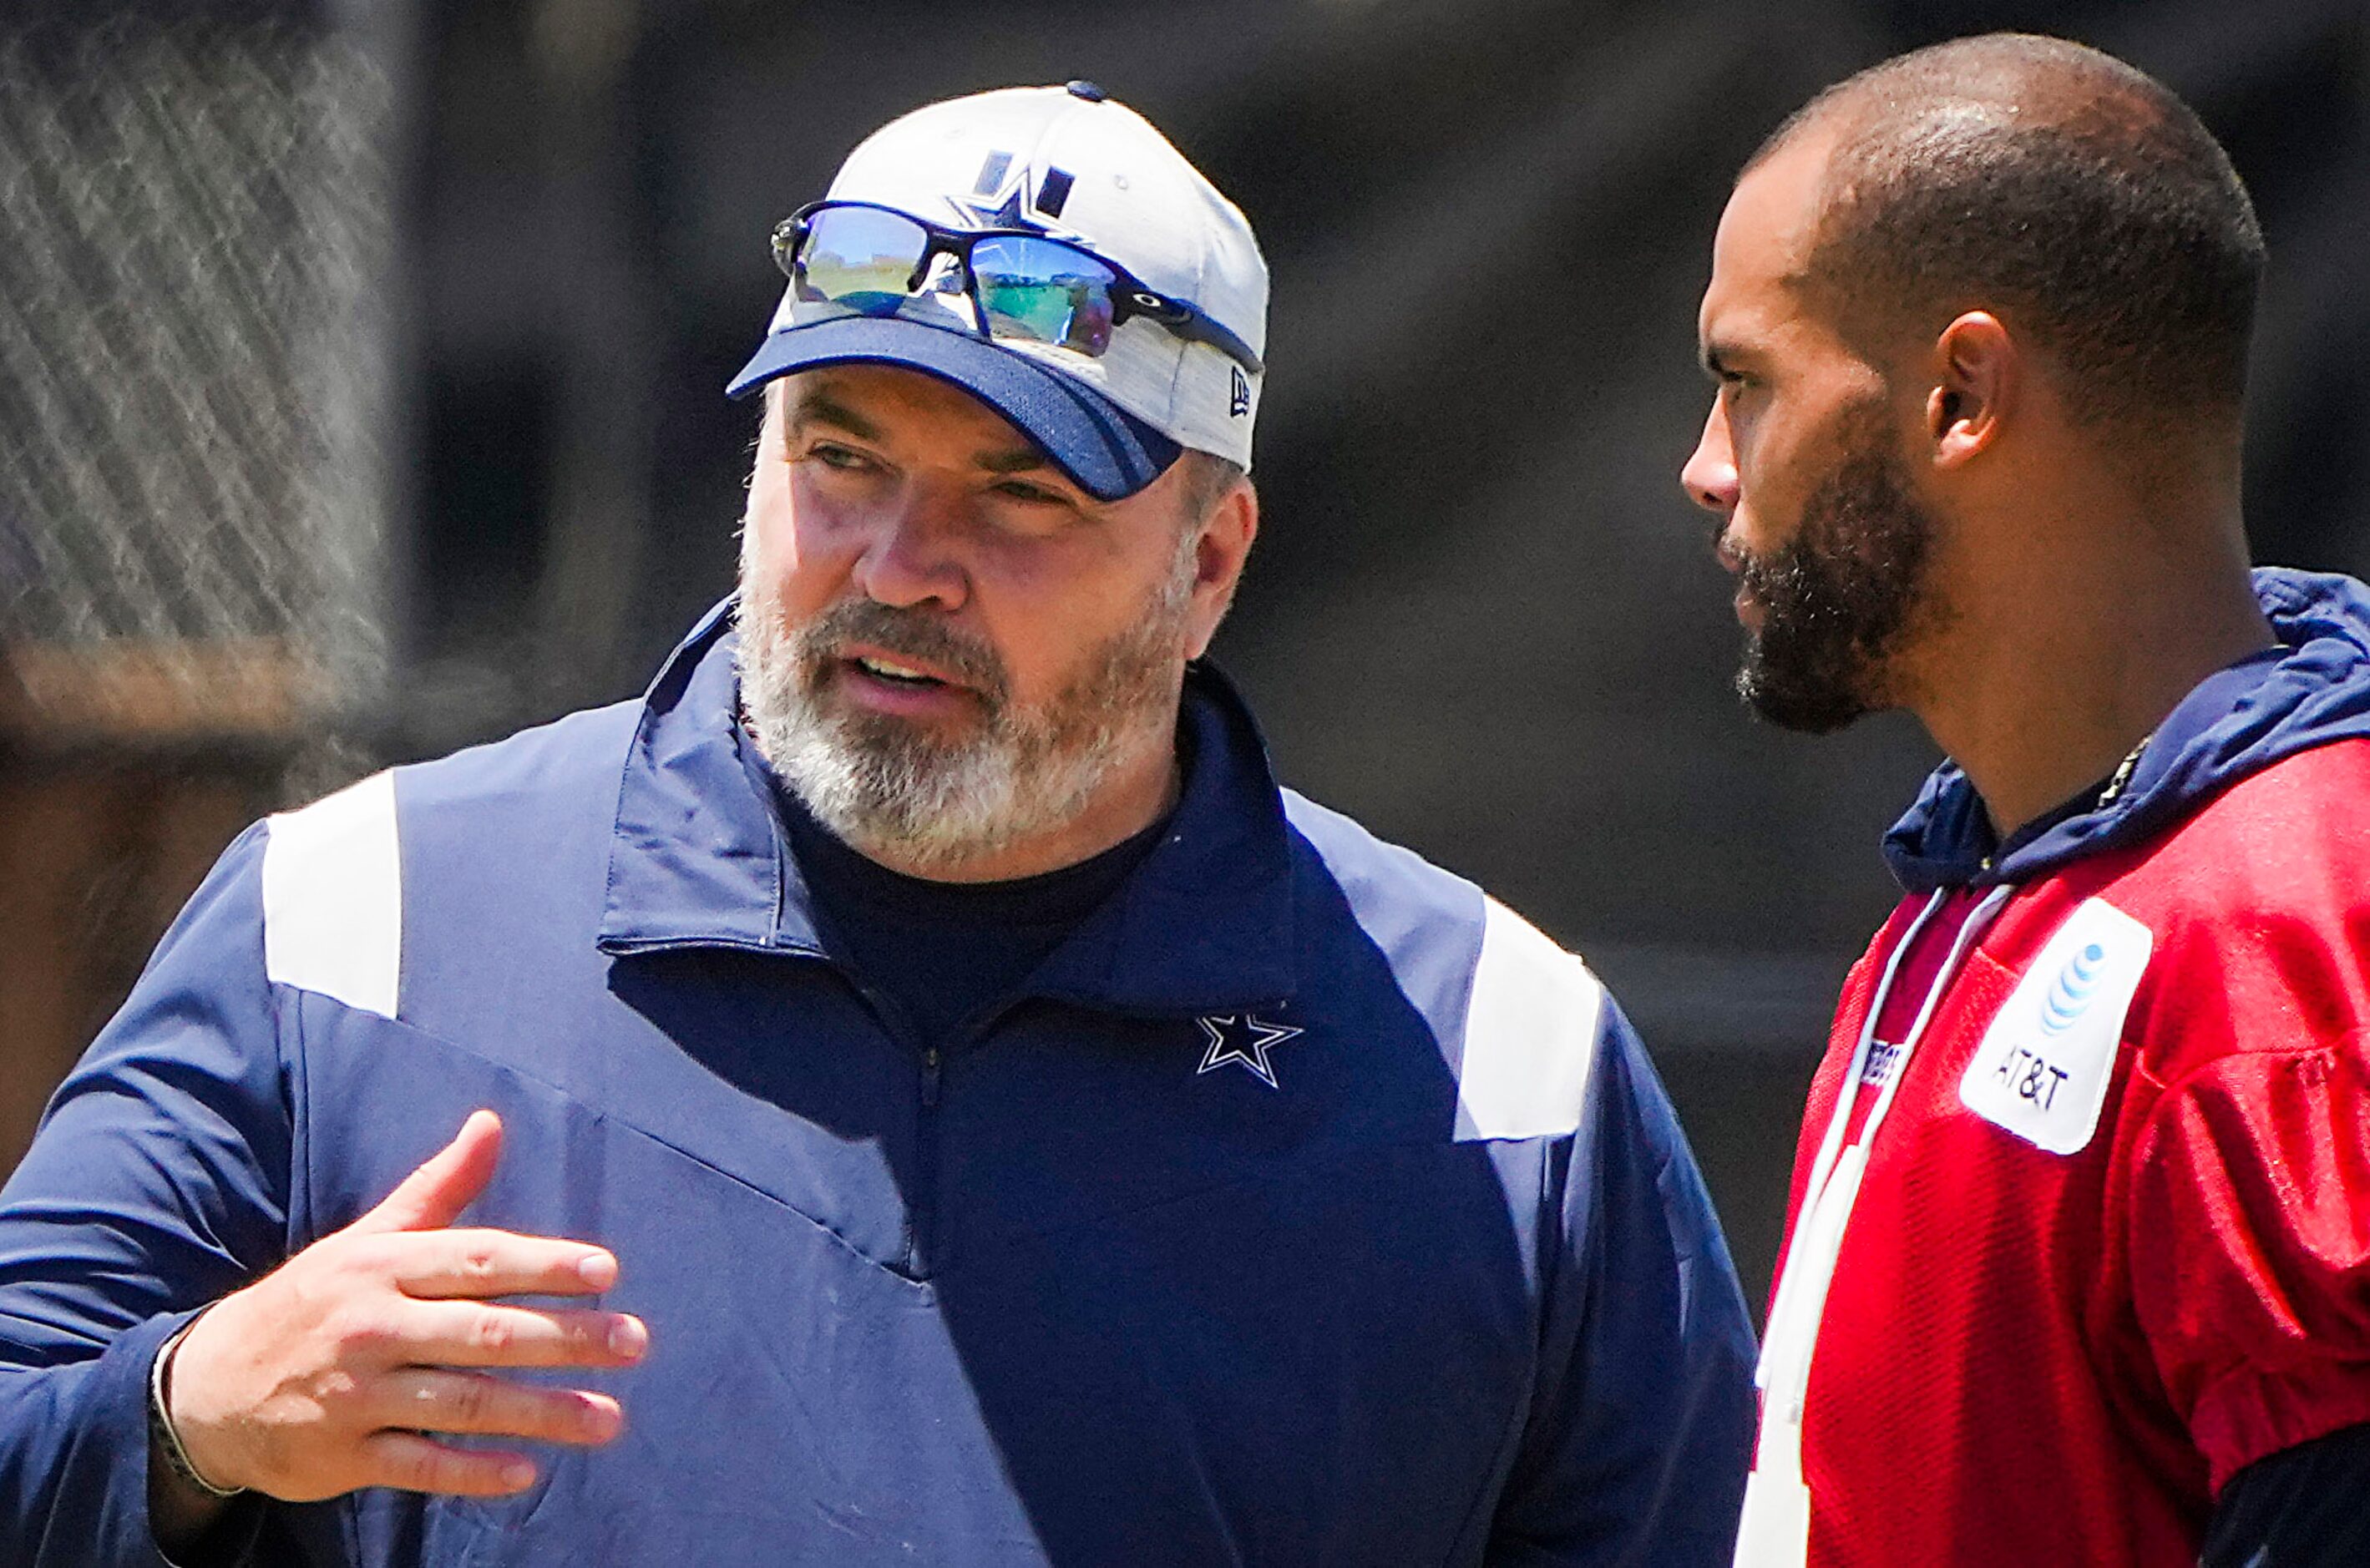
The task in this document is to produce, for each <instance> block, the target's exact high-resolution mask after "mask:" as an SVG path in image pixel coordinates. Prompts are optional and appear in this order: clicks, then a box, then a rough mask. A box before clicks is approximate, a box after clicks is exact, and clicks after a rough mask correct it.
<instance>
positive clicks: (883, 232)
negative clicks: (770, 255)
mask: <svg viewBox="0 0 2370 1568" xmlns="http://www.w3.org/2000/svg"><path fill="white" fill-rule="evenodd" d="M929 243H930V236H929V231H927V230H926V229H925V228H923V227H922V225H921V224H919V223H915V221H914V220H913V219H911V218H908V217H904V216H903V215H902V214H900V213H896V212H881V211H880V210H878V209H877V208H871V207H831V208H826V209H824V210H823V212H817V213H816V214H814V216H812V217H811V218H810V219H808V220H807V233H806V239H805V242H804V243H803V244H801V245H800V246H799V254H798V260H797V262H796V263H795V265H794V266H793V267H792V269H791V271H790V282H791V284H792V286H793V287H795V288H796V289H797V290H798V297H799V298H800V299H801V300H805V301H809V302H811V303H813V302H822V301H829V302H831V303H834V304H839V305H845V306H846V307H847V308H848V309H850V310H856V311H861V312H863V313H865V314H866V315H889V314H891V313H892V312H893V311H895V310H896V308H897V307H898V305H899V304H901V303H903V301H904V299H905V291H906V287H907V285H909V284H910V283H912V281H913V280H914V269H915V267H916V266H917V265H918V264H919V263H920V261H921V259H922V252H923V250H924V249H925V248H926V247H927V246H928V245H929Z"/></svg>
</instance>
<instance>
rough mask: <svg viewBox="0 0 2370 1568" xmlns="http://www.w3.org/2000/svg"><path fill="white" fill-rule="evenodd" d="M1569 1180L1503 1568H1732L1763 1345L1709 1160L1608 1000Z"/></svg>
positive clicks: (1503, 1534) (1499, 1524) (1499, 1536)
mask: <svg viewBox="0 0 2370 1568" xmlns="http://www.w3.org/2000/svg"><path fill="white" fill-rule="evenodd" d="M1600 1027H1601V1030H1602V1034H1601V1036H1600V1039H1599V1042H1598V1053H1597V1061H1596V1067H1595V1070H1594V1072H1593V1076H1592V1082H1591V1083H1590V1088H1589V1098H1588V1111H1587V1116H1586V1117H1585V1119H1584V1120H1583V1121H1582V1126H1581V1129H1580V1132H1579V1133H1578V1135H1577V1136H1575V1137H1574V1138H1573V1139H1571V1140H1570V1161H1569V1162H1567V1163H1566V1164H1565V1166H1564V1167H1563V1168H1562V1169H1561V1170H1560V1171H1559V1173H1558V1174H1559V1177H1560V1180H1561V1191H1560V1193H1559V1195H1555V1196H1557V1199H1558V1201H1559V1205H1560V1208H1561V1219H1562V1225H1561V1235H1562V1242H1563V1245H1564V1248H1565V1251H1564V1253H1563V1255H1562V1256H1561V1257H1560V1258H1559V1260H1557V1265H1556V1268H1555V1271H1554V1273H1553V1275H1552V1276H1551V1277H1550V1279H1549V1281H1548V1287H1547V1301H1546V1307H1545V1312H1544V1321H1543V1323H1542V1334H1543V1338H1544V1343H1543V1345H1542V1355H1541V1368H1542V1380H1541V1384H1540V1386H1539V1388H1538V1389H1537V1390H1536V1391H1535V1392H1534V1394H1533V1398H1532V1407H1531V1415H1530V1420H1529V1423H1528V1425H1527V1427H1526V1429H1525V1431H1524V1438H1523V1449H1522V1452H1521V1455H1520V1457H1519V1458H1518V1459H1517V1460H1516V1463H1515V1466H1514V1469H1513V1474H1512V1475H1511V1477H1510V1478H1509V1480H1508V1482H1507V1487H1506V1493H1505V1495H1504V1497H1503V1498H1502V1499H1501V1503H1500V1506H1499V1511H1498V1516H1497V1520H1496V1523H1495V1527H1494V1528H1493V1530H1492V1532H1491V1536H1490V1551H1489V1553H1488V1561H1489V1562H1490V1563H1491V1564H1492V1565H1493V1568H1517V1565H1519V1568H1549V1565H1554V1568H1565V1565H1569V1564H1580V1563H1586V1564H1590V1565H1592V1568H1597V1565H1603V1564H1612V1563H1623V1564H1633V1563H1634V1564H1643V1563H1652V1564H1656V1565H1658V1568H1661V1565H1672V1568H1693V1565H1697V1564H1700V1565H1703V1568H1725V1565H1726V1564H1727V1563H1728V1562H1729V1561H1730V1559H1731V1555H1732V1553H1733V1552H1734V1550H1735V1544H1736V1521H1737V1516H1738V1513H1739V1512H1740V1510H1741V1509H1742V1508H1743V1502H1744V1475H1745V1471H1746V1470H1747V1469H1748V1468H1749V1465H1750V1458H1751V1452H1752V1444H1753V1425H1754V1393H1753V1363H1754V1340H1753V1329H1752V1324H1751V1320H1750V1319H1749V1318H1748V1317H1747V1316H1746V1313H1745V1306H1744V1297H1743V1291H1742V1289H1741V1288H1739V1287H1738V1284H1737V1279H1736V1271H1735V1268H1734V1266H1733V1265H1731V1263H1730V1261H1729V1255H1728V1246H1727V1243H1726V1242H1725V1241H1724V1240H1723V1239H1722V1237H1721V1235H1720V1221H1719V1219H1717V1218H1716V1217H1715V1216H1714V1214H1713V1212H1712V1207H1711V1200H1710V1197H1709V1196H1708V1194H1707V1193H1706V1191H1705V1189H1704V1185H1703V1177H1702V1175H1701V1173H1699V1172H1698V1171H1697V1167H1696V1162H1695V1156H1694V1154H1693V1153H1692V1152H1691V1151H1690V1150H1688V1148H1687V1143H1686V1139H1685V1135H1684V1134H1682V1133H1681V1131H1680V1130H1679V1124H1678V1118H1677V1117H1676V1116H1675V1115H1674V1113H1673V1111H1672V1109H1671V1104H1670V1101H1669V1099H1668V1097H1667V1096H1666V1095H1665V1094H1664V1093H1663V1090H1662V1082H1661V1081H1660V1080H1659V1079H1657V1078H1656V1077H1655V1075H1654V1070H1653V1067H1652V1066H1651V1063H1650V1062H1649V1061H1648V1060H1647V1057H1646V1052H1645V1048H1644V1047H1643V1046H1642V1045H1640V1044H1639V1039H1638V1036H1637V1035H1636V1033H1635V1032H1634V1031H1633V1030H1632V1029H1631V1028H1630V1026H1629V1024H1628V1020H1627V1019H1626V1018H1624V1017H1622V1016H1621V1013H1620V1011H1619V1009H1618V1008H1616V1006H1615V1005H1614V1004H1613V1001H1612V1000H1611V998H1610V997H1608V998H1607V999H1606V1001H1605V1013H1604V1019H1603V1022H1602V1024H1601V1025H1600Z"/></svg>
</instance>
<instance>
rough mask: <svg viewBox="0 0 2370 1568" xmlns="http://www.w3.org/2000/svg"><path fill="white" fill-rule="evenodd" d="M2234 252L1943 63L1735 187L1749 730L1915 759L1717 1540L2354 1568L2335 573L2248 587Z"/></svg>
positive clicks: (2220, 226) (1718, 252)
mask: <svg viewBox="0 0 2370 1568" xmlns="http://www.w3.org/2000/svg"><path fill="white" fill-rule="evenodd" d="M2262 265H2263V249H2262V240H2261V233H2260V231H2259V230H2258V228H2257V226H2256V223H2255V218H2254V214H2253V212H2252V210H2251V208H2250V206H2249V201H2248V199H2247V195H2246V192H2245V190H2244V189H2243V188H2242V187H2241V186H2240V184H2239V181H2238V176H2237V174H2236V173H2235V172H2234V171H2233V170H2232V168H2231V166H2230V164H2229V161H2228V159H2227V158H2226V156H2225V155H2223V152H2222V150H2221V148H2220V147H2219V146H2217V145H2216V144H2215V142H2214V139H2213V137H2212V136H2211V135H2210V134H2209V133H2208V132H2206V130H2205V128H2204V127H2203V125H2202V124H2201V123H2200V122H2199V120H2198V119H2197V117H2196V116H2195V115H2194V114H2193V113H2192V112H2191V111H2190V110H2189V109H2188V108H2187V107H2186V106H2185V105H2183V104H2182V103H2181V102H2180V100H2179V99H2178V98H2177V97H2174V96H2173V95H2172V94H2171V93H2170V92H2169V91H2168V90H2167V89H2165V88H2164V87H2163V86H2160V85H2159V84H2157V83H2156V82H2154V81H2152V80H2150V79H2149V78H2148V77H2146V75H2144V74H2141V73H2139V72H2137V71H2135V70H2134V69H2132V68H2131V67H2129V66H2128V65H2125V64H2123V63H2121V62H2119V61H2115V60H2113V59H2111V58H2109V57H2107V56H2105V55H2102V54H2100V53H2098V52H2094V51H2091V50H2088V49H2084V48H2081V47H2078V46H2076V45H2073V44H2069V43H2065V42H2060V41H2057V40H2046V39H2039V38H2031V37H2021V36H2008V35H1994V36H1990V37H1985V38H1977V39H1968V40H1959V41H1956V42H1952V43H1948V44H1944V45H1940V46H1939V47H1936V48H1933V49H1928V50H1922V51H1919V52H1916V53H1913V54H1908V55H1904V56H1902V57H1900V58H1898V59H1895V60H1892V61H1889V62H1886V63H1883V64H1881V65H1879V66H1876V67H1874V68H1873V69H1871V70H1870V71H1867V72H1864V73H1862V74H1859V75H1858V76H1855V77H1853V78H1852V79H1850V80H1849V81H1847V82H1845V83H1842V84H1841V85H1839V86H1835V87H1833V88H1830V89H1829V90H1828V91H1827V92H1825V93H1824V94H1822V95H1821V96H1820V97H1817V98H1816V99H1814V100H1813V101H1812V103H1810V104H1809V105H1808V106H1806V107H1805V108H1804V109H1801V111H1800V112H1798V113H1797V114H1796V115H1795V116H1794V117H1793V118H1792V119H1790V120H1788V121H1787V122H1786V123H1785V124H1784V125H1783V126H1781V127H1780V128H1779V129H1778V130H1777V132H1776V133H1775V134H1774V135H1772V136H1771V137H1770V139H1769V140H1768V142H1767V143H1765V144H1764V145H1763V147H1762V148H1761V150H1760V151H1759V152H1758V153H1756V154H1755V155H1754V157H1753V159H1752V161H1751V162H1750V163H1749V164H1748V165H1747V166H1746V167H1745V170H1744V172H1743V175H1742V176H1741V177H1740V178H1739V179H1738V181H1737V184H1736V187H1735V189H1734V192H1733V194H1732V196H1731V199H1730V201H1729V204H1728V208H1727V211H1726V212H1725V214H1724V216H1723V217H1722V219H1721V222H1720V232H1719V237H1718V239H1717V242H1716V245H1715V248H1714V253H1713V267H1712V279H1711V284H1710V287H1709V289H1708V292H1706V294H1705V296H1704V301H1703V306H1702V314H1701V321H1700V329H1701V334H1702V356H1703V361H1704V364H1705V367H1706V369H1707V370H1708V372H1710V373H1711V375H1712V376H1713V377H1714V378H1715V379H1716V381H1717V382H1718V383H1719V391H1718V394H1717V396H1716V398H1715V401H1714V403H1713V405H1712V408H1711V412H1710V416H1709V418H1708V420H1707V421H1706V423H1705V427H1704V431H1703V438H1702V441H1701V443H1700V444H1699V446H1698V447H1697V450H1696V452H1695V453H1694V455H1693V457H1692V458H1691V459H1690V460H1689V461H1688V463H1687V464H1686V468H1685V475H1684V482H1685V486H1686V488H1687V490H1688V491H1689V493H1690V494H1691V495H1692V496H1693V497H1694V498H1696V499H1697V501H1699V502H1700V503H1701V504H1702V505H1703V506H1705V507H1706V508H1708V509H1710V510H1711V511H1712V512H1713V513H1715V514H1716V515H1717V516H1718V517H1719V519H1720V533H1719V553H1720V558H1721V560H1722V561H1723V562H1724V563H1725V564H1726V565H1727V566H1728V567H1729V568H1730V569H1731V571H1732V572H1733V573H1734V575H1735V576H1736V578H1737V579H1738V586H1737V591H1736V601H1735V602H1736V612H1737V615H1738V618H1739V619H1740V620H1741V621H1742V622H1743V626H1744V629H1745V635H1746V654H1745V659H1744V665H1743V671H1742V673H1741V675H1740V677H1739V681H1738V684H1739V688H1740V691H1741V692H1742V693H1743V696H1744V697H1745V698H1746V699H1747V701H1748V702H1749V703H1750V704H1751V705H1752V706H1753V707H1754V709H1756V710H1757V711H1758V712H1759V713H1760V714H1761V715H1764V716H1765V717H1766V718H1768V719H1770V720H1772V721H1774V722H1775V723H1777V724H1779V725H1781V726H1785V727H1789V728H1795V729H1801V730H1808V731H1813V732H1824V731H1830V730H1834V729H1837V728H1840V727H1843V726H1845V725H1847V724H1849V723H1850V722H1851V721H1852V720H1854V719H1855V718H1857V717H1858V716H1859V715H1862V714H1864V713H1868V712H1871V711H1875V710H1879V709H1889V708H1906V709H1908V710H1909V711H1910V712H1912V713H1914V714H1916V716H1917V717H1918V719H1919V720H1920V721H1921V722H1922V723H1923V724H1924V725H1925V726H1926V727H1927V731H1928V732H1929V733H1930V734H1931V735H1932V736H1933V738H1934V739H1935V740H1936V742H1937V743H1938V744H1939V745H1940V746H1941V748H1942V749H1943V750H1945V751H1946V752H1947V753H1948V754H1949V757H1950V761H1946V762H1945V763H1944V764H1943V765H1942V766H1941V767H1940V768H1939V770H1938V771H1937V772H1936V773H1934V775H1933V776H1932V778H1930V779H1929V780H1928V781H1927V784H1926V787H1925V789H1924V791H1923V793H1922V794H1921V795H1919V796H1918V798H1917V800H1916V805H1915V806H1914V807H1912V808H1911V809H1910V811H1909V813H1908V815H1907V816H1905V817H1904V818H1903V819H1902V820H1901V822H1900V823H1899V824H1898V825H1897V826H1896V827H1895V828H1894V829H1893V832H1892V833H1891V835H1890V836H1889V837H1888V838H1887V840H1886V841H1885V853H1886V855H1887V858H1888V860H1889V861H1890V863H1891V865H1892V869H1893V874H1894V876H1896V877H1897V878H1898V879H1899V881H1900V882H1901V884H1902V886H1903V888H1904V894H1905V897H1904V899H1903V901H1902V903H1901V905H1900V907H1899V908H1898V909H1897V910H1895V911H1894V913H1893V917H1892V918H1891V919H1890V920H1889V921H1886V922H1885V925H1884V927H1883V929H1882V930H1881V932H1880V933H1878V935H1877V937H1876V939H1875V941H1874V943H1873V944H1872V945H1871V946H1870V949H1869V952H1868V954H1867V956H1865V957H1864V958H1863V959H1862V960H1861V961H1860V963H1859V964H1858V967H1855V968H1854V969H1853V970H1852V972H1851V975H1850V977H1849V979H1847V982H1846V985H1845V990H1844V995H1843V999H1842V1002H1841V1006H1840V1009H1839V1012H1838V1013H1837V1017H1836V1020H1835V1032H1834V1035H1833V1036H1832V1039H1831V1040H1830V1043H1829V1047H1828V1050H1827V1055H1826V1059H1825V1061H1824V1064H1823V1065H1822V1066H1821V1068H1820V1070H1819V1072H1818V1075H1817V1078H1816V1080H1815V1082H1814V1083H1813V1086H1812V1094H1811V1104H1810V1106H1809V1111H1808V1115H1807V1116H1806V1118H1805V1121H1804V1124H1803V1132H1802V1139H1801V1148H1800V1153H1799V1157H1798V1160H1797V1163H1796V1167H1795V1174H1794V1183H1793V1199H1792V1205H1793V1218H1792V1220H1791V1226H1790V1232H1789V1241H1788V1244H1787V1248H1786V1253H1785V1256H1784V1259H1783V1265H1782V1270H1781V1275H1780V1279H1779V1283H1778V1286H1777V1293H1776V1297H1775V1299H1774V1302H1773V1304H1772V1308H1771V1314H1770V1321H1769V1332H1768V1339H1767V1347H1766V1351H1765V1353H1764V1356H1763V1360H1762V1367H1761V1379H1760V1381H1761V1387H1762V1416H1761V1431H1760V1436H1759V1441H1758V1445H1757V1448H1756V1452H1755V1460H1754V1476H1753V1481H1752V1485H1751V1489H1750V1491H1749V1493H1748V1498H1747V1504H1746V1508H1745V1517H1744V1523H1743V1530H1742V1532H1741V1539H1740V1542H1739V1546H1738V1550H1737V1562H1739V1563H1740V1564H1749V1565H1754V1568H1760V1565H1766V1564H1784V1565H1788V1568H1791V1565H1795V1564H1801V1563H1804V1562H1815V1563H1818V1564H1821V1565H1823V1568H1825V1565H1840V1564H1871V1565H1873V1564H1886V1565H1901V1564H1915V1565H1917V1568H1933V1565H1937V1564H1950V1563H1969V1564H1974V1563H1981V1564H1985V1565H1986V1568H1988V1565H1992V1564H1999V1563H2018V1564H2025V1563H2082V1564H2089V1565H2099V1564H2119V1563H2134V1564H2136V1563H2167V1562H2195V1561H2199V1560H2200V1558H2201V1554H2202V1558H2203V1562H2207V1563H2210V1564H2224V1563H2227V1564H2234V1565H2235V1564H2239V1563H2246V1564H2279V1565H2281V1568H2290V1565H2294V1564H2310V1563H2334V1562H2349V1563H2358V1562H2365V1561H2370V1524H2365V1518H2370V1511H2365V1510H2364V1508H2363V1506H2362V1499H2363V1498H2364V1496H2365V1495H2370V1426H2365V1425H2364V1423H2365V1422H2370V1044H2366V1043H2365V1042H2370V966H2365V964H2364V942H2365V939H2370V592H2365V589H2364V587H2363V585H2361V584H2359V583H2356V582H2353V581H2351V580H2349V579H2346V578H2334V577H2315V576H2307V575H2304V574H2301V573H2296V572H2291V571H2274V570H2265V571H2257V572H2254V573H2252V574H2251V576H2250V574H2249V569H2248V558H2249V557H2248V552H2247V544H2246V538H2245V532H2244V529H2243V525H2242V522H2241V517H2240V510H2239V484H2238V469H2239V444H2240V425H2241V420H2240V406H2241V401H2242V395H2243V391H2244V380H2245V368H2246V360H2247V349H2248V339H2249V331H2250V324H2251V318H2252V315H2253V309H2254V302H2255V293H2256V287H2257V281H2258V279H2259V277H2260V275H2261V269H2262Z"/></svg>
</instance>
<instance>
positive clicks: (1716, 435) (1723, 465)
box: [1679, 397, 1736, 517]
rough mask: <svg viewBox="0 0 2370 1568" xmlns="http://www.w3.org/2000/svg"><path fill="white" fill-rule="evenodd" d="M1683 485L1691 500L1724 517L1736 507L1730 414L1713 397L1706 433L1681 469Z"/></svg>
mask: <svg viewBox="0 0 2370 1568" xmlns="http://www.w3.org/2000/svg"><path fill="white" fill-rule="evenodd" d="M1679 484H1680V486H1681V487H1682V488H1684V489H1685V491H1686V493H1687V499H1689V500H1691V501H1693V502H1695V504H1696V505H1697V506H1699V507H1701V508H1703V509H1705V510H1706V511H1715V512H1718V513H1720V515H1721V516H1722V517H1726V516H1727V515H1728V514H1729V513H1730V512H1732V511H1734V510H1735V509H1736V453H1735V451H1734V450H1733V449H1732V448H1731V446H1730V445H1729V441H1728V417H1727V416H1726V414H1724V413H1723V412H1722V411H1721V409H1720V399H1719V398H1717V397H1715V398H1713V399H1712V404H1711V412H1710V413H1709V414H1707V415H1706V416H1704V428H1703V435H1702V436H1701V437H1700V438H1699V439H1698V440H1697V441H1696V450H1695V451H1694V452H1692V453H1691V454H1690V455H1689V456H1688V458H1687V461H1686V466H1685V467H1684V468H1681V469H1680V470H1679Z"/></svg>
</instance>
